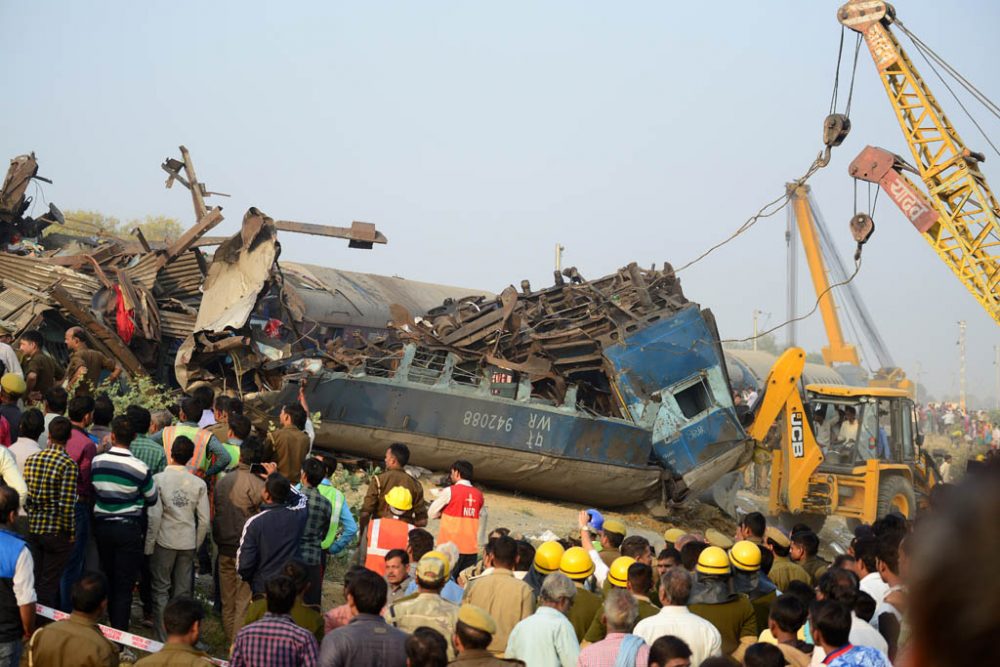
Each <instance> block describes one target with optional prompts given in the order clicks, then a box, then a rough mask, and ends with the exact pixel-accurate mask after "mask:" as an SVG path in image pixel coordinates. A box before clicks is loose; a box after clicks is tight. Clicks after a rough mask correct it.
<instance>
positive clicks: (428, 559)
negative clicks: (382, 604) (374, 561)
mask: <svg viewBox="0 0 1000 667" xmlns="http://www.w3.org/2000/svg"><path fill="white" fill-rule="evenodd" d="M448 574H449V571H448V557H447V556H445V555H444V554H443V553H441V552H439V551H429V552H427V553H426V554H424V557H423V558H421V559H420V562H418V563H417V570H416V581H417V595H416V597H412V598H407V599H406V600H402V601H400V602H397V603H395V604H394V605H392V606H391V607H389V615H388V619H387V620H388V621H389V623H390V624H392V625H393V626H395V627H397V628H399V629H400V630H402V631H403V632H407V633H409V634H413V631H414V630H416V629H417V628H419V627H421V626H427V627H429V628H434V629H435V630H437V631H438V632H440V633H441V636H442V637H448V636H450V635H451V633H452V631H453V630H454V628H455V622H456V621H457V620H458V605H456V604H454V603H451V602H448V601H447V600H445V599H444V598H442V597H441V589H442V588H444V584H445V582H446V581H448ZM448 659H449V660H454V659H455V649H454V647H453V646H449V647H448Z"/></svg>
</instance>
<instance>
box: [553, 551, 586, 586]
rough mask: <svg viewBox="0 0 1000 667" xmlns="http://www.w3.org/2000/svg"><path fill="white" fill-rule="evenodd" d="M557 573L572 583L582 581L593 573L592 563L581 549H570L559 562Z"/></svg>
mask: <svg viewBox="0 0 1000 667" xmlns="http://www.w3.org/2000/svg"><path fill="white" fill-rule="evenodd" d="M559 571H560V572H562V573H563V574H565V575H566V576H567V577H569V578H570V579H572V580H574V581H583V580H584V579H586V578H587V577H589V576H590V575H592V574H593V573H594V561H592V560H590V554H588V553H587V552H586V551H585V550H584V549H583V547H570V548H569V549H567V550H566V552H565V553H564V554H563V555H562V558H561V559H560V560H559Z"/></svg>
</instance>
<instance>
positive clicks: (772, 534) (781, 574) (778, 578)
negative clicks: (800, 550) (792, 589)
mask: <svg viewBox="0 0 1000 667" xmlns="http://www.w3.org/2000/svg"><path fill="white" fill-rule="evenodd" d="M764 546H765V547H766V548H768V549H770V550H771V552H772V553H774V564H773V565H771V571H770V572H768V574H767V578H768V579H770V580H771V581H772V582H773V583H774V585H775V586H777V587H778V590H779V591H781V592H782V593H784V592H785V591H786V590H788V584H790V583H792V582H793V581H801V582H802V583H804V584H810V581H811V580H810V578H809V573H808V572H806V571H805V570H803V569H802V566H801V565H799V564H798V563H793V562H792V561H791V560H790V559H789V558H788V556H789V548H790V547H791V546H792V542H791V540H789V539H788V535H785V534H784V533H783V532H781V530H780V529H778V528H776V527H775V526H768V527H767V530H765V531H764ZM810 585H811V584H810Z"/></svg>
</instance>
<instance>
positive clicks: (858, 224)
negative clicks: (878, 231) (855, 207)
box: [850, 213, 875, 262]
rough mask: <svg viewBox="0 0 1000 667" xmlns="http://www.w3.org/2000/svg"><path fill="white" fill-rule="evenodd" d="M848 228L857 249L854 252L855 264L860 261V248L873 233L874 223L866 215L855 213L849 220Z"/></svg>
mask: <svg viewBox="0 0 1000 667" xmlns="http://www.w3.org/2000/svg"><path fill="white" fill-rule="evenodd" d="M850 227H851V236H853V237H854V240H855V241H857V243H858V249H857V250H855V251H854V261H855V262H857V261H858V260H860V259H861V246H863V245H864V244H865V243H867V242H868V239H870V238H871V236H872V234H874V233H875V221H874V220H872V217H871V216H870V215H868V214H867V213H857V214H855V215H854V217H852V218H851V222H850Z"/></svg>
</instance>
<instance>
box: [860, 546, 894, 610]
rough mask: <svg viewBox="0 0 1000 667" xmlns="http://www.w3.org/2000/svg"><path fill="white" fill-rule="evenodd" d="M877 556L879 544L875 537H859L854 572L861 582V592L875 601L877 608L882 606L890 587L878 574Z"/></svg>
mask: <svg viewBox="0 0 1000 667" xmlns="http://www.w3.org/2000/svg"><path fill="white" fill-rule="evenodd" d="M877 554H878V542H877V541H876V540H875V538H874V537H869V536H865V537H859V538H858V539H856V540H855V541H854V558H855V561H854V572H855V574H857V575H858V578H859V579H860V580H861V584H860V588H861V590H862V591H864V592H865V593H868V595H870V596H871V597H872V599H873V600H875V605H876V606H878V605H880V604H882V601H883V600H885V595H886V593H888V591H889V585H888V584H887V583H885V582H884V581H882V575H880V574H879V573H878V563H877V561H878V558H877Z"/></svg>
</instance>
